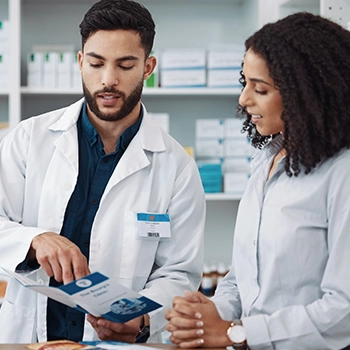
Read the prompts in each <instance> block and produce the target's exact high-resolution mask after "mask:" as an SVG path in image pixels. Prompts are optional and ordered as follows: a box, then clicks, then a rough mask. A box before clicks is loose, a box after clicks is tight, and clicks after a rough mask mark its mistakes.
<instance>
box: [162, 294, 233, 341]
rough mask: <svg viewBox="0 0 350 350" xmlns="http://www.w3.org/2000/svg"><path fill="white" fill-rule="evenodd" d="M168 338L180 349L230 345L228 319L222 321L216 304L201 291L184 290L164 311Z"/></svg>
mask: <svg viewBox="0 0 350 350" xmlns="http://www.w3.org/2000/svg"><path fill="white" fill-rule="evenodd" d="M165 318H166V319H167V320H168V321H169V323H168V324H167V326H166V329H167V330H168V331H169V332H171V336H170V341H171V342H172V343H174V344H176V345H178V346H179V347H181V348H196V347H199V346H202V347H219V346H220V347H221V346H222V347H226V346H229V345H231V344H230V341H229V339H228V337H227V335H226V330H227V329H228V327H229V326H230V324H231V322H229V321H224V320H223V319H222V318H221V317H220V315H219V313H218V311H217V309H216V306H215V304H214V303H213V302H212V301H211V300H210V299H208V298H207V297H206V296H204V295H203V294H202V293H200V292H192V293H191V292H185V297H175V298H174V299H173V308H172V309H169V310H167V311H166V313H165Z"/></svg>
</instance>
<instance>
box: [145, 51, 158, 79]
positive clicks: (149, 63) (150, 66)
mask: <svg viewBox="0 0 350 350" xmlns="http://www.w3.org/2000/svg"><path fill="white" fill-rule="evenodd" d="M156 65H157V59H156V57H155V56H149V57H148V58H147V59H146V62H145V70H144V72H143V80H147V79H148V78H149V77H150V76H151V74H152V73H153V71H154V69H155V68H156Z"/></svg>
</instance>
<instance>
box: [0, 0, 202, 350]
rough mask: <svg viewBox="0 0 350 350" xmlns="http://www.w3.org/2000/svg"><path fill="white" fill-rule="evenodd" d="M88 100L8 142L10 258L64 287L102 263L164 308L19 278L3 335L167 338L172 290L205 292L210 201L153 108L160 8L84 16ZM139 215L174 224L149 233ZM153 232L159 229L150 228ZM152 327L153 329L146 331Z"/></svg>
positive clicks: (1, 217) (2, 260)
mask: <svg viewBox="0 0 350 350" xmlns="http://www.w3.org/2000/svg"><path fill="white" fill-rule="evenodd" d="M80 32H81V36H82V51H80V52H79V55H78V60H79V67H80V70H81V75H82V82H83V91H84V99H82V100H80V101H78V102H76V103H74V104H72V105H71V106H69V107H67V108H63V109H60V110H56V111H53V112H49V113H46V114H44V115H41V116H38V117H35V118H29V119H28V120H26V121H23V122H22V123H20V124H19V125H18V127H17V128H16V129H15V130H14V131H12V132H11V133H10V134H9V135H8V136H7V137H6V138H5V139H4V141H3V142H2V144H1V147H0V203H1V204H0V266H3V267H5V268H7V269H10V270H13V271H22V272H25V273H27V274H28V276H29V277H30V278H32V279H33V281H34V282H35V283H42V284H50V285H51V286H59V285H60V284H62V283H64V284H66V283H69V282H71V281H73V280H75V279H78V278H81V277H84V276H85V275H87V274H89V273H90V272H93V271H99V272H101V273H103V274H105V275H107V276H108V277H110V278H113V279H116V280H118V281H119V282H120V283H122V284H123V285H125V286H126V287H129V288H131V289H133V290H135V291H138V292H141V294H143V295H145V296H147V297H149V298H151V299H153V300H155V301H157V302H158V303H160V304H162V305H163V308H161V309H158V310H156V311H153V312H151V313H150V315H148V316H146V317H139V318H136V319H134V320H132V321H130V322H127V323H125V324H119V323H113V322H109V321H107V320H105V319H101V318H96V317H93V316H92V315H88V316H87V317H85V315H84V314H83V313H80V312H79V311H75V310H73V309H71V308H69V307H65V306H64V305H62V304H60V303H58V302H55V301H53V300H51V299H49V300H47V298H46V297H45V296H43V295H40V294H37V293H35V292H33V291H30V290H27V289H25V288H23V287H22V286H20V285H19V284H18V283H16V282H15V281H10V283H9V286H8V290H7V294H6V297H5V300H4V303H3V306H2V308H1V314H0V329H1V332H0V343H1V342H2V343H24V342H35V341H46V340H56V339H70V340H74V341H79V340H82V339H83V340H98V339H102V340H119V341H126V342H131V343H132V342H134V341H135V340H136V341H145V340H146V339H147V336H148V334H147V333H148V332H147V331H148V328H147V326H148V323H149V324H150V335H151V337H150V338H149V339H150V341H151V340H152V341H159V337H157V336H159V335H160V332H161V331H162V330H164V328H165V323H166V321H165V319H164V310H165V309H166V308H167V307H169V306H170V305H171V300H172V297H173V296H175V295H177V294H179V293H182V292H183V291H184V290H185V289H191V290H193V289H197V287H198V285H199V283H200V277H201V268H202V262H203V229H204V220H205V198H204V193H203V189H202V186H201V182H200V178H199V175H198V171H197V169H196V164H195V162H194V160H193V159H192V158H191V157H189V156H188V155H187V153H186V152H185V151H184V149H183V148H182V147H181V146H180V145H179V144H178V143H177V142H176V141H175V140H174V139H172V138H171V137H170V136H169V135H168V134H167V133H165V132H164V131H163V130H162V129H161V128H160V127H159V126H157V125H156V124H155V123H154V122H153V121H152V120H151V119H150V118H149V117H148V116H147V112H146V109H145V107H144V106H143V105H142V104H141V93H142V87H143V81H144V80H145V79H147V78H148V77H149V76H150V75H151V74H152V72H153V70H154V68H155V65H156V59H155V58H154V57H149V54H150V52H151V49H152V46H153V39H154V35H155V31H154V22H153V20H152V17H151V15H150V13H149V12H148V11H147V10H146V9H145V8H144V7H143V6H142V5H140V4H138V3H136V2H133V1H130V0H101V1H99V2H98V3H96V4H95V5H93V6H92V7H91V8H90V9H89V11H88V12H87V13H86V15H85V17H84V19H83V21H82V23H81V24H80ZM138 213H149V214H154V215H153V216H154V217H155V222H156V223H157V221H161V220H162V219H163V218H164V217H165V214H168V215H169V217H170V224H168V225H166V229H165V230H158V231H159V232H156V233H157V235H156V236H155V237H154V235H148V232H147V227H146V228H143V226H142V225H141V224H140V221H139V220H138V216H137V214H138ZM149 236H150V237H149ZM140 335H144V337H140Z"/></svg>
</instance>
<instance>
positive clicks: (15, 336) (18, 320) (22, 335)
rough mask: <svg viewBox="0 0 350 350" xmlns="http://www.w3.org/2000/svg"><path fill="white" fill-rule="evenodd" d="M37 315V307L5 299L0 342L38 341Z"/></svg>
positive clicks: (0, 326)
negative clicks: (36, 330)
mask: <svg viewBox="0 0 350 350" xmlns="http://www.w3.org/2000/svg"><path fill="white" fill-rule="evenodd" d="M35 315H36V310H35V308H32V307H26V306H19V305H16V304H14V303H11V302H9V301H8V300H6V299H5V300H4V302H3V304H2V306H1V314H0V343H30V342H34V341H36V336H35ZM19 330H20V331H19Z"/></svg>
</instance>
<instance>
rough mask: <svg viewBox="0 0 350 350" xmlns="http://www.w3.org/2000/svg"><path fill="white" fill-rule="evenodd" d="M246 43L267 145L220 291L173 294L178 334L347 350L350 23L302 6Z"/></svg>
mask: <svg viewBox="0 0 350 350" xmlns="http://www.w3.org/2000/svg"><path fill="white" fill-rule="evenodd" d="M245 46H246V54H245V57H244V63H243V70H242V78H241V82H242V84H243V90H242V93H241V96H240V98H239V107H238V109H239V112H240V114H241V115H243V117H245V120H244V122H243V130H244V131H245V132H247V134H248V137H249V138H250V139H251V141H252V144H253V146H255V147H256V148H257V149H258V151H257V152H256V155H255V156H254V158H253V160H252V163H251V165H252V175H251V178H250V180H249V184H248V186H247V189H246V191H245V193H244V195H243V198H242V200H241V202H240V206H239V211H238V215H237V222H236V228H235V235H234V245H233V266H232V269H231V270H230V272H229V273H228V274H227V275H226V277H225V278H224V280H223V281H222V282H221V283H220V284H219V286H218V288H217V290H216V293H215V295H214V297H213V298H212V299H208V298H206V297H205V296H203V295H202V294H201V293H199V292H187V293H186V294H185V296H184V297H175V298H174V300H173V309H170V310H167V313H166V318H167V319H168V320H169V323H168V325H167V329H168V331H169V332H171V336H170V340H171V341H172V342H173V343H175V344H177V345H179V346H180V347H183V348H186V347H198V346H202V347H221V346H223V347H224V346H233V348H235V349H247V348H250V349H252V350H253V349H254V350H256V349H276V350H279V349H283V350H288V349H303V350H305V349H318V350H320V349H342V348H344V347H346V346H348V345H349V344H350V273H349V269H350V258H349V256H350V255H349V252H350V176H349V173H350V150H349V149H350V32H349V31H347V30H345V29H344V28H342V27H341V26H340V25H338V24H336V23H334V22H332V21H330V20H328V19H325V18H323V17H321V16H316V15H312V14H310V13H305V12H303V13H296V14H293V15H290V16H288V17H286V18H284V19H281V20H279V21H277V22H275V23H271V24H267V25H265V26H264V27H263V28H261V29H260V30H259V31H257V32H256V33H255V34H253V35H252V36H251V37H250V38H249V39H247V40H246V42H245ZM348 348H349V349H350V347H348Z"/></svg>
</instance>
